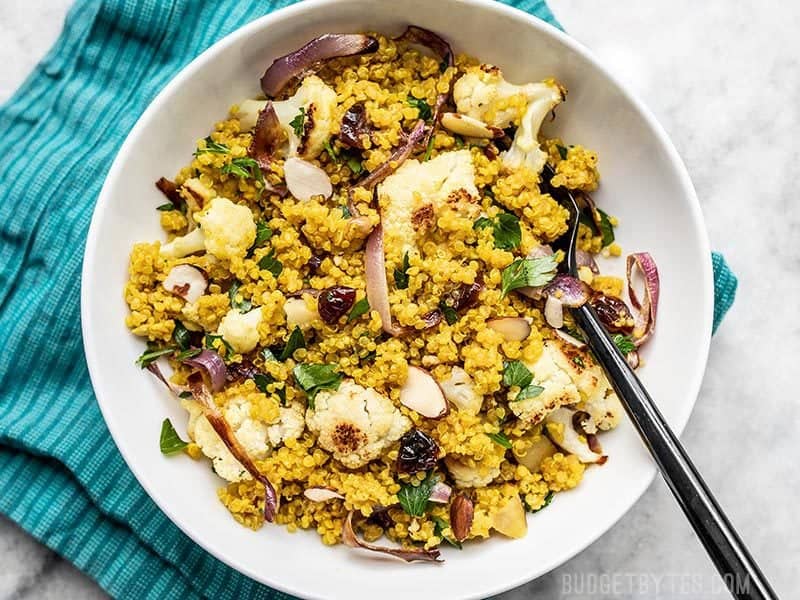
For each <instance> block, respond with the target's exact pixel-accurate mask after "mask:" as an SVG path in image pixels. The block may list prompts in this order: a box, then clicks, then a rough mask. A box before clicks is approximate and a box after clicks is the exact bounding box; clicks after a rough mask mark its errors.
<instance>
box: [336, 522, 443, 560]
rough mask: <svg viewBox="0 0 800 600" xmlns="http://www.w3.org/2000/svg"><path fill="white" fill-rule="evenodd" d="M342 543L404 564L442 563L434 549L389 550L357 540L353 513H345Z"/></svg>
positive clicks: (385, 547)
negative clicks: (386, 556) (420, 562)
mask: <svg viewBox="0 0 800 600" xmlns="http://www.w3.org/2000/svg"><path fill="white" fill-rule="evenodd" d="M342 543H344V544H345V545H346V546H350V547H351V548H363V549H364V550H370V551H371V552H380V553H382V554H388V555H389V556H394V557H396V558H400V559H402V560H404V561H406V562H416V561H426V562H443V561H441V560H440V559H439V551H438V550H436V549H432V550H425V549H424V548H389V547H387V546H378V545H376V544H370V543H369V542H366V541H364V540H362V539H359V538H358V536H357V535H356V532H355V531H354V530H353V511H352V510H351V511H350V512H349V513H347V518H346V519H345V520H344V524H343V526H342Z"/></svg>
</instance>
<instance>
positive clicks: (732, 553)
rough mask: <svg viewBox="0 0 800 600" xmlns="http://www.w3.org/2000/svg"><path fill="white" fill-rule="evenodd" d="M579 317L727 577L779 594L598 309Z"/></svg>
mask: <svg viewBox="0 0 800 600" xmlns="http://www.w3.org/2000/svg"><path fill="white" fill-rule="evenodd" d="M553 175H554V173H553V170H552V168H551V167H550V166H549V165H547V166H545V170H544V172H543V176H544V180H545V183H546V185H547V187H548V188H549V189H548V191H549V192H550V194H551V195H552V196H553V198H555V199H556V200H557V201H558V202H559V203H560V204H561V205H562V206H564V207H565V208H566V209H567V210H569V213H570V227H569V230H568V231H567V233H566V234H564V236H563V237H562V238H561V240H560V246H561V247H562V248H563V250H564V252H565V255H566V260H565V261H564V264H563V270H564V271H565V272H566V273H567V274H568V275H572V276H573V277H577V276H578V263H577V256H576V250H575V248H576V242H577V239H578V222H579V218H580V215H581V212H580V207H579V206H578V203H577V201H576V200H575V197H574V196H573V195H572V194H571V193H570V192H569V191H568V190H566V189H564V188H554V187H552V186H550V185H549V181H550V178H551V177H552V176H553ZM571 310H572V314H573V316H574V317H575V322H576V323H577V325H578V327H580V329H581V331H582V332H583V335H584V338H585V339H586V343H587V345H588V346H589V348H590V349H591V351H592V353H593V354H594V356H595V357H596V358H597V361H598V362H599V363H600V365H601V366H602V367H603V370H604V371H605V373H606V376H607V377H608V380H609V382H610V383H611V386H612V387H613V388H614V391H616V393H617V396H619V399H620V400H621V401H622V405H623V406H624V407H625V411H626V412H627V413H628V416H629V417H630V419H631V421H633V424H634V426H635V427H636V430H637V431H638V432H639V435H640V436H641V438H642V441H644V444H645V446H647V449H648V450H649V451H650V454H651V455H652V456H653V459H654V460H655V462H656V464H657V465H658V468H659V470H660V471H661V475H662V476H663V477H664V480H665V481H666V482H667V485H668V486H669V488H670V489H671V490H672V493H673V495H674V496H675V498H676V499H677V500H678V504H680V506H681V508H682V509H683V512H684V513H685V514H686V516H687V517H688V519H689V522H690V523H691V524H692V527H693V528H694V530H695V532H696V533H697V536H698V537H699V538H700V541H701V542H702V543H703V546H705V549H706V551H707V552H708V555H709V556H710V557H711V560H712V561H713V562H714V565H715V566H716V567H717V570H718V571H719V573H720V575H721V576H722V579H723V581H724V582H725V584H726V585H727V586H728V589H729V590H730V592H731V595H733V596H734V597H735V598H739V599H741V600H745V599H747V600H761V599H777V595H776V594H775V592H774V591H773V589H772V588H771V587H770V585H769V582H768V581H767V579H766V577H764V574H763V573H762V572H761V569H759V567H758V565H757V564H756V562H755V560H753V557H752V556H750V552H748V550H747V548H746V547H745V545H744V543H743V542H742V540H741V539H740V538H739V535H738V534H737V533H736V530H735V529H734V528H733V526H732V525H731V523H730V521H728V518H727V517H726V516H725V513H724V512H723V511H722V508H720V506H719V504H718V503H717V501H716V499H715V498H714V496H713V494H712V493H711V491H710V490H709V489H708V486H707V485H706V484H705V482H704V481H703V478H702V477H701V476H700V473H698V472H697V469H696V468H695V466H694V464H693V463H692V461H691V459H690V458H689V456H688V454H686V451H685V450H684V448H683V446H682V445H681V443H680V441H679V440H678V438H677V436H676V435H675V434H674V433H673V432H672V429H670V427H669V425H667V422H666V421H665V420H664V417H663V415H662V414H661V412H660V411H659V410H658V407H657V406H656V404H655V402H654V401H653V399H652V398H651V397H650V394H648V393H647V390H646V389H645V387H644V386H643V385H642V382H641V381H639V378H638V377H637V376H636V374H635V373H634V372H633V369H631V367H630V366H629V365H628V362H627V361H626V359H625V357H624V356H623V355H622V353H621V352H620V351H619V350H618V349H617V347H616V345H615V344H614V342H613V341H612V340H611V336H610V335H609V334H608V332H607V331H606V330H605V328H604V327H603V325H602V324H601V322H600V319H599V318H598V316H597V313H596V312H595V311H594V309H593V308H592V307H591V306H590V305H589V304H588V303H587V304H584V305H583V306H581V307H580V308H573V309H571Z"/></svg>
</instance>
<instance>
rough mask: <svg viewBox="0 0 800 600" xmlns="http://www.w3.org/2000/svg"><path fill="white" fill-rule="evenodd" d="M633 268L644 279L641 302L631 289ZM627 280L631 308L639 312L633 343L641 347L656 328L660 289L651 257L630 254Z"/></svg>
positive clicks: (654, 263) (648, 255) (640, 253)
mask: <svg viewBox="0 0 800 600" xmlns="http://www.w3.org/2000/svg"><path fill="white" fill-rule="evenodd" d="M634 266H635V267H637V268H638V269H639V270H640V271H641V273H642V277H644V298H643V299H642V300H641V301H640V300H639V296H638V295H637V294H636V291H635V290H634V289H633V269H634ZM627 278H628V296H629V297H630V299H631V304H633V307H634V308H635V309H636V310H638V311H639V314H638V315H637V317H636V328H635V330H634V338H635V339H634V343H635V344H636V345H637V346H641V345H642V344H644V343H645V342H646V341H647V340H648V338H649V337H650V336H651V335H653V331H654V330H655V327H656V314H657V313H658V294H659V291H660V289H661V283H660V281H659V277H658V267H656V261H654V260H653V257H652V256H650V254H649V253H648V252H636V253H634V254H631V255H630V256H628V259H627ZM637 364H638V360H637Z"/></svg>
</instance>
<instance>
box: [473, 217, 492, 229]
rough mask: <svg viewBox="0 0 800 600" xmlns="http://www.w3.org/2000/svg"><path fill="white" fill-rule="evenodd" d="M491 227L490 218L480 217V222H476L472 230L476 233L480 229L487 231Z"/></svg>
mask: <svg viewBox="0 0 800 600" xmlns="http://www.w3.org/2000/svg"><path fill="white" fill-rule="evenodd" d="M491 226H492V220H491V219H490V218H489V217H478V220H477V221H475V224H474V225H473V226H472V228H473V229H474V230H475V231H478V230H479V229H486V228H487V227H491Z"/></svg>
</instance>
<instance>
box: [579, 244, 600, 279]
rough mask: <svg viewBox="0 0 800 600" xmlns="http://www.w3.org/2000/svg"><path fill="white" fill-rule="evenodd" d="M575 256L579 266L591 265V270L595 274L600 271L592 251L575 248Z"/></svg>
mask: <svg viewBox="0 0 800 600" xmlns="http://www.w3.org/2000/svg"><path fill="white" fill-rule="evenodd" d="M575 258H576V260H577V262H578V266H579V267H589V270H590V271H591V272H592V273H594V274H595V275H597V274H599V273H600V267H598V266H597V262H596V261H595V260H594V256H593V255H592V253H591V252H586V250H581V249H580V248H577V249H576V250H575Z"/></svg>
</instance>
